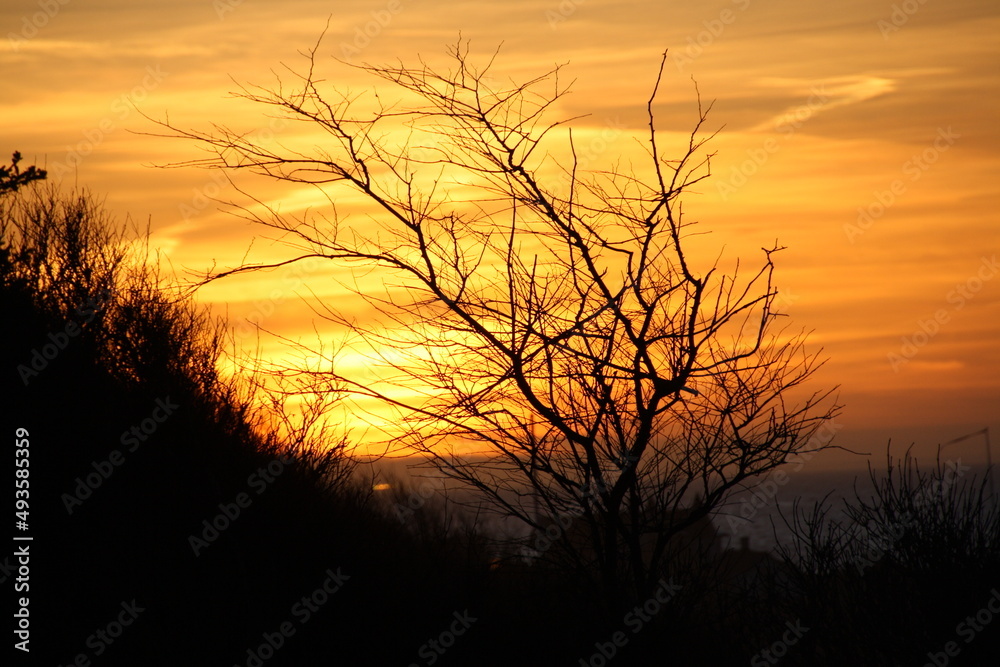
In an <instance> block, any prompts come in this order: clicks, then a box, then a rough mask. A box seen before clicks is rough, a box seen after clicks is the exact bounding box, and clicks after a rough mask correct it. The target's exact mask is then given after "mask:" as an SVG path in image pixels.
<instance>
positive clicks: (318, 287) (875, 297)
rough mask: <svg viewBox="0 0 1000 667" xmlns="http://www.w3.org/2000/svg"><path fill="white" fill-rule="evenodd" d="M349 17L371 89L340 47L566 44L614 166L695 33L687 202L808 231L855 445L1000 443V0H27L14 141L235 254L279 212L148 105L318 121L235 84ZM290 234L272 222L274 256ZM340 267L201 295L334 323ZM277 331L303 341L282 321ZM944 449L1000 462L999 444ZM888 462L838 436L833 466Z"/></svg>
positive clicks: (880, 448)
mask: <svg viewBox="0 0 1000 667" xmlns="http://www.w3.org/2000/svg"><path fill="white" fill-rule="evenodd" d="M327 20H329V29H328V31H327V34H326V37H325V40H324V41H323V43H322V45H321V47H320V51H319V55H320V61H319V62H320V67H321V74H322V76H323V77H324V78H325V79H326V80H327V83H326V85H329V86H337V87H338V88H341V89H349V90H352V91H355V92H358V93H362V92H365V91H370V88H371V86H372V83H373V82H372V81H371V80H369V79H367V78H364V77H362V76H361V75H360V74H359V73H358V72H357V71H356V70H353V69H351V68H350V67H347V66H345V65H341V64H338V63H336V62H335V61H333V60H332V58H331V56H335V57H338V58H342V59H346V60H349V61H351V62H354V63H361V62H365V61H367V62H371V63H374V64H388V63H390V62H393V61H396V60H397V59H400V60H402V61H403V62H404V63H416V61H417V57H418V56H422V57H424V58H425V59H427V60H428V61H429V62H431V63H439V64H442V65H444V64H445V50H446V47H447V46H448V45H452V44H454V43H455V42H456V40H457V39H458V36H459V34H461V36H462V38H465V39H469V40H471V52H472V54H473V59H474V60H475V59H481V60H482V62H485V61H486V59H488V58H489V57H490V56H491V55H492V53H493V52H494V51H496V49H497V48H498V47H500V51H499V56H498V57H497V60H496V65H495V76H497V77H499V78H501V79H508V78H513V79H514V80H524V79H526V78H529V77H532V76H535V75H538V74H541V73H543V72H545V71H547V70H548V69H550V68H551V67H552V66H554V65H555V64H559V63H566V64H567V65H566V69H565V71H564V74H563V76H565V77H567V79H575V83H574V84H573V93H572V94H571V95H569V96H568V97H566V98H564V99H563V100H562V101H561V103H560V104H559V105H558V106H557V108H556V109H555V112H556V113H557V115H564V116H576V115H580V114H590V115H589V116H588V117H586V118H583V119H580V120H577V121H574V123H573V127H574V132H575V133H576V134H574V136H575V137H577V139H578V141H581V139H580V138H581V137H582V141H584V142H586V145H587V146H589V147H590V148H591V150H590V153H591V155H590V156H589V157H590V158H591V166H592V167H593V168H605V167H608V166H610V164H611V162H612V161H614V160H615V159H616V158H618V157H619V156H620V155H631V154H632V153H634V151H635V150H636V148H635V146H636V142H635V141H633V138H639V139H642V138H644V136H645V135H644V132H645V128H644V123H645V117H644V113H645V104H646V100H647V98H648V96H649V92H650V90H651V87H652V84H653V82H654V81H655V77H656V70H657V66H658V64H659V60H660V57H661V54H662V52H663V50H664V49H669V52H668V58H667V66H666V69H665V72H664V81H663V84H662V86H663V88H662V95H661V97H660V105H659V107H658V109H659V116H658V117H659V122H660V126H661V128H662V129H663V130H664V131H665V132H667V133H668V134H670V133H679V134H677V136H681V135H682V134H684V133H686V132H687V131H689V130H690V128H691V125H692V123H693V122H694V121H695V120H696V113H697V108H696V105H695V102H694V84H693V83H692V78H693V79H694V80H695V81H696V82H697V86H698V88H699V89H700V92H701V96H702V99H703V101H705V102H709V101H712V100H714V101H715V105H714V107H713V109H712V112H711V114H710V116H709V120H708V123H707V126H706V127H707V128H708V129H709V130H715V129H718V128H722V129H721V131H720V133H719V135H718V136H717V137H716V138H715V140H714V141H713V145H712V150H714V151H716V152H717V156H716V157H715V158H714V159H713V162H712V170H713V174H714V176H713V178H712V179H711V180H709V181H705V182H704V183H702V184H700V186H699V188H698V192H697V193H692V194H690V195H689V196H688V197H687V199H686V200H685V214H686V215H687V216H690V219H697V220H699V221H700V223H701V224H702V225H703V230H704V231H711V235H710V236H708V237H703V238H702V239H700V240H699V243H701V244H705V243H707V244H709V245H708V246H706V248H707V247H711V248H712V249H713V251H712V252H711V253H709V254H708V255H706V257H710V256H714V254H716V253H717V252H718V251H720V250H724V254H725V257H727V258H730V259H733V258H736V257H743V258H745V259H746V260H747V261H749V262H750V263H751V264H754V263H756V262H758V261H759V260H760V259H761V252H760V248H761V247H762V246H770V245H771V244H773V243H774V241H775V239H777V240H778V241H779V242H780V244H781V245H784V246H787V248H788V249H787V250H786V251H784V252H783V253H781V254H780V255H779V256H778V257H777V267H778V268H777V278H776V279H777V283H778V285H779V288H780V290H781V294H782V295H783V299H782V306H783V310H784V311H785V312H787V313H788V314H789V315H790V317H791V323H792V324H793V325H795V326H796V327H800V328H803V329H806V330H810V331H812V332H813V333H812V335H811V337H810V341H811V345H812V346H813V347H814V348H815V349H818V348H819V347H822V348H823V353H824V355H825V356H828V357H829V362H828V364H827V365H826V366H825V367H824V368H823V369H822V371H821V372H820V373H819V374H818V375H817V376H816V378H815V383H816V387H817V388H821V387H823V386H828V385H834V384H839V385H840V386H841V390H840V401H841V403H843V404H844V405H845V406H846V407H845V409H844V412H843V414H842V416H841V417H840V418H839V419H838V422H839V423H840V424H842V425H843V430H842V431H841V432H840V434H839V436H838V440H837V442H838V443H839V444H843V445H844V446H848V447H851V448H855V449H858V450H861V451H867V452H872V453H874V454H875V455H876V461H881V460H882V459H881V457H882V456H884V451H885V445H886V443H887V441H888V440H889V438H892V440H893V443H894V445H897V446H900V447H901V446H903V445H905V444H909V443H910V442H915V443H916V444H917V446H918V450H917V451H918V452H919V453H921V454H925V453H927V452H930V451H932V450H933V446H934V445H935V444H937V443H940V442H944V441H947V440H950V439H952V438H956V437H959V436H962V435H964V434H967V433H970V432H972V431H977V430H980V429H983V428H985V427H989V428H990V436H991V437H992V439H993V445H994V450H995V451H996V452H997V456H995V457H994V458H996V459H998V460H1000V346H998V344H997V343H998V341H1000V264H998V261H1000V187H998V185H997V184H998V183H1000V39H998V38H997V35H1000V5H998V4H997V3H996V2H995V1H992V0H978V1H973V0H959V1H949V2H944V1H943V0H906V2H896V3H893V2H890V1H885V2H880V1H872V0H864V1H862V0H847V1H842V2H837V3H828V2H801V1H793V0H732V1H731V2H722V1H718V2H652V1H650V0H635V1H631V2H620V1H619V2H611V1H610V0H583V1H581V2H576V1H574V0H564V1H563V2H558V1H556V0H552V1H551V2H549V1H547V0H530V1H529V0H521V1H518V0H513V1H508V2H503V3H493V4H490V3H483V2H454V1H452V2H436V3H431V2H429V1H418V0H391V1H386V0H373V1H371V2H366V1H359V0H338V1H337V2H319V1H306V0H293V1H289V2H280V3H278V2H270V3H269V2H263V1H262V0H216V1H215V2H211V1H209V0H199V1H193V0H180V1H176V2H165V1H164V0H159V1H155V2H154V1H148V0H146V1H142V0H140V1H136V0H130V1H129V2H125V1H124V0H100V1H90V0H64V1H60V0H48V1H46V0H41V1H39V0H34V1H27V0H8V1H7V2H4V3H3V5H2V8H0V24H2V26H3V31H2V33H0V39H2V41H0V44H2V45H0V68H2V72H3V75H2V77H0V88H2V95H0V138H2V140H3V141H2V142H0V150H3V151H4V152H5V154H6V156H7V157H0V162H3V163H6V162H7V159H8V158H9V153H10V152H12V151H14V150H20V151H21V152H22V153H23V154H24V157H25V162H26V163H27V164H38V165H39V166H43V167H45V168H47V169H48V170H49V172H50V176H51V177H52V178H53V179H54V180H61V181H62V182H63V183H64V184H66V185H69V186H72V185H73V184H77V185H79V186H82V187H87V188H89V189H91V190H92V191H93V192H94V193H95V194H97V195H99V196H102V197H106V205H107V207H108V208H109V209H110V210H111V211H112V212H113V213H114V214H115V215H116V216H118V217H119V218H122V219H124V218H125V216H126V215H130V216H131V217H132V218H133V219H134V220H136V221H138V222H140V223H142V224H145V222H146V221H147V220H148V221H149V222H150V224H151V228H152V230H153V237H152V245H153V246H154V247H158V248H159V249H161V251H162V252H163V253H164V256H165V257H166V258H168V259H169V261H170V262H171V264H172V267H173V269H174V270H175V271H177V272H178V273H179V274H180V275H181V276H186V277H187V279H190V275H189V273H188V272H203V271H205V270H208V269H209V268H210V267H211V266H212V265H213V263H214V264H215V265H216V266H217V267H218V268H223V267H229V266H235V265H236V264H238V263H239V262H240V261H241V260H242V259H243V257H244V255H245V254H246V252H247V248H248V247H249V244H250V242H251V240H252V239H253V237H254V235H255V234H259V233H260V232H261V231H262V230H260V229H259V228H256V227H254V226H251V225H249V224H247V223H246V222H245V221H243V220H240V219H238V218H236V217H234V216H233V215H232V214H231V213H228V212H226V211H224V210H222V208H223V207H222V206H221V205H220V204H219V203H217V202H215V201H209V200H208V199H209V198H214V199H222V200H228V199H235V200H237V201H244V200H241V199H240V196H239V194H238V193H237V192H236V191H235V189H233V188H232V187H231V186H229V185H228V184H227V183H225V182H220V181H219V180H218V179H217V178H213V174H212V173H209V172H206V171H203V170H197V169H191V168H186V169H158V168H156V167H155V166H154V165H163V164H167V163H171V162H180V161H184V160H190V159H197V158H199V157H203V156H204V154H203V153H202V152H200V151H199V149H198V147H197V146H195V145H194V144H193V143H190V142H183V141H176V140H173V141H171V140H165V139H162V138H156V137H152V136H148V135H144V134H141V133H144V132H145V133H154V132H157V131H158V128H157V127H156V126H155V125H154V124H153V123H151V122H150V121H149V120H147V119H146V118H144V117H143V114H145V115H146V116H149V117H152V118H156V119H160V120H164V119H166V118H167V117H169V121H170V123H171V124H173V125H175V126H178V127H183V128H192V129H198V130H209V129H210V128H211V124H212V123H217V124H221V125H225V126H228V127H231V128H233V129H235V130H241V131H247V132H252V133H256V134H255V135H254V136H257V137H259V138H260V139H261V140H262V141H272V140H273V141H277V142H279V143H281V142H285V141H287V142H290V143H294V142H300V141H307V140H308V139H309V134H308V132H309V128H306V127H302V126H299V125H296V124H289V123H281V122H277V121H276V120H274V119H269V118H268V116H267V115H266V113H267V112H268V110H266V109H264V108H261V107H260V106H259V105H254V104H251V103H249V102H246V101H244V100H240V99H236V98H234V97H233V96H232V95H231V94H230V93H231V92H232V91H235V90H236V89H237V84H259V85H268V86H269V85H272V84H274V83H275V81H276V78H275V77H276V75H277V76H280V77H281V78H282V79H283V80H286V81H288V80H290V77H289V76H288V74H287V70H285V69H284V67H285V66H288V67H291V68H292V69H300V68H301V66H302V65H303V64H304V62H305V60H304V58H303V57H302V56H301V55H300V53H299V52H300V51H302V50H305V49H307V48H310V47H311V46H312V45H313V44H314V43H315V42H316V40H317V39H318V37H319V35H320V33H321V32H322V31H323V28H324V25H325V24H326V22H327ZM501 43H502V46H500V45H501ZM609 129H611V130H612V131H611V132H608V131H607V130H609ZM602 133H603V135H602ZM602 136H603V137H604V138H606V139H608V140H606V141H605V140H604V139H601V137H602ZM599 139H600V140H599ZM240 184H241V185H242V186H246V187H252V188H253V189H254V192H255V194H256V195H257V196H258V197H259V198H261V199H262V200H264V201H267V202H269V203H271V204H272V205H273V206H275V207H280V208H281V210H282V211H283V212H286V213H294V212H296V211H299V210H303V209H304V208H305V207H307V206H311V205H318V204H319V203H321V202H320V200H319V199H318V198H317V196H316V194H315V193H314V192H312V191H309V190H304V189H302V188H299V189H296V188H294V187H289V186H282V185H281V184H274V183H268V182H263V181H259V180H256V179H250V180H245V181H242V182H240ZM347 206H348V208H349V206H350V202H347ZM342 212H343V211H342ZM288 256H289V251H288V250H287V249H284V248H281V247H280V246H273V245H270V244H268V243H264V242H260V241H258V242H257V244H256V245H255V246H254V248H253V250H252V251H251V254H250V255H249V257H251V258H253V259H254V260H257V261H260V260H267V259H279V258H283V257H288ZM328 278H329V276H324V275H322V274H321V272H317V271H309V270H302V271H299V272H297V273H295V272H286V273H282V274H268V275H264V274H257V275H255V276H253V277H250V278H247V279H240V280H233V281H228V282H222V283H219V284H217V285H213V286H210V287H209V288H206V289H204V290H203V291H202V292H201V293H200V295H199V298H200V299H201V300H202V301H204V302H206V303H210V304H212V305H213V307H216V308H218V309H219V310H218V312H220V313H228V315H229V317H230V318H231V319H232V321H233V323H234V324H240V323H241V322H242V323H244V324H245V321H246V318H247V317H248V316H249V315H252V314H253V313H257V315H255V316H254V317H255V318H256V319H259V320H260V323H261V326H263V327H265V328H266V329H268V330H270V331H274V332H276V333H280V334H281V335H283V336H288V337H290V338H293V339H294V338H298V337H303V339H304V340H307V341H309V340H311V337H312V336H313V334H312V324H311V321H310V317H311V313H310V311H309V309H308V308H306V307H305V306H304V305H303V304H302V303H301V301H300V299H299V295H307V294H308V289H311V290H312V291H313V292H315V293H316V294H317V295H319V296H321V297H327V299H328V300H336V299H344V300H343V301H339V302H338V303H343V304H350V303H352V302H350V301H349V300H347V299H345V298H344V295H343V293H342V291H340V288H338V287H337V285H336V284H335V283H334V282H333V281H331V280H329V279H328ZM262 304H263V305H262ZM264 311H266V312H264ZM260 313H264V315H265V316H264V317H261V315H260ZM248 328H249V327H246V326H244V330H246V329H248ZM261 345H262V347H263V350H264V352H265V354H268V355H280V354H281V353H282V352H281V350H282V348H281V346H280V345H279V344H278V343H277V342H276V341H275V340H274V339H272V338H269V337H266V336H265V337H264V338H263V339H262V340H261ZM348 364H349V361H348ZM945 454H946V456H948V457H959V456H961V457H962V458H963V460H982V459H983V458H984V454H983V440H982V439H981V438H979V439H971V440H969V441H966V442H964V443H961V444H958V445H955V446H954V447H952V448H949V449H948V450H946V452H945ZM863 463H864V461H863V460H860V461H859V460H854V459H847V458H845V457H843V456H831V457H828V458H827V459H825V463H824V464H823V465H831V466H833V465H863Z"/></svg>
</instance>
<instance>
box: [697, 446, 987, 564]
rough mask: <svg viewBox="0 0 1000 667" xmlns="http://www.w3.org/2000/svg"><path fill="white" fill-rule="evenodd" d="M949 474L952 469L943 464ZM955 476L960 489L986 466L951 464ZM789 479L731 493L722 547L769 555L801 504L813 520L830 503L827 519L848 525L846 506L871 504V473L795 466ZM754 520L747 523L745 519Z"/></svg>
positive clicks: (718, 520) (785, 537) (723, 512)
mask: <svg viewBox="0 0 1000 667" xmlns="http://www.w3.org/2000/svg"><path fill="white" fill-rule="evenodd" d="M942 465H943V466H945V468H946V470H947V469H948V468H947V466H948V464H946V463H942ZM952 465H953V468H951V469H953V470H960V472H959V473H957V474H959V475H960V477H959V478H958V483H962V482H966V483H969V482H971V481H972V480H973V478H975V480H976V481H977V484H978V481H979V480H982V479H983V478H984V477H985V475H986V472H987V468H986V466H985V465H972V466H969V465H967V464H961V466H962V467H961V468H958V467H957V466H958V464H957V463H955V462H952ZM782 470H784V471H785V477H784V478H781V477H778V478H777V479H778V480H783V482H784V483H782V484H775V483H771V484H769V483H768V481H769V480H774V479H776V478H775V477H770V478H764V479H765V481H764V482H763V483H761V484H759V485H758V486H756V487H754V488H752V489H745V490H740V491H737V492H735V493H733V494H732V495H731V496H730V497H729V500H728V502H727V503H726V505H725V506H724V507H723V508H721V509H720V510H719V511H718V512H717V513H716V515H715V516H714V517H713V519H712V520H713V522H714V523H715V526H716V528H717V529H718V530H719V532H720V533H721V534H722V536H723V544H724V546H727V547H728V546H732V547H733V548H737V547H739V546H740V541H741V538H744V537H748V538H749V539H750V544H749V546H750V548H751V549H755V550H757V551H769V550H771V549H773V548H774V547H775V545H776V544H777V543H779V542H783V543H787V542H789V541H791V538H792V534H791V531H790V530H789V529H788V527H787V526H786V524H785V521H784V520H783V519H782V516H784V517H785V519H787V520H788V521H789V522H791V519H792V510H793V506H794V504H795V502H796V500H798V504H799V513H800V514H804V515H809V514H811V512H812V509H813V506H814V505H815V504H816V503H819V502H821V501H823V499H824V498H826V504H827V506H829V507H830V508H831V510H830V512H829V513H828V514H827V517H828V518H829V519H831V520H842V519H846V515H845V514H844V512H843V511H842V510H843V507H844V500H845V499H847V500H850V501H853V500H854V499H855V498H863V499H870V498H871V497H872V493H873V490H874V487H873V485H872V481H871V477H870V475H869V473H868V470H867V469H863V470H837V471H828V472H818V471H812V470H800V471H798V472H795V471H794V466H786V467H785V468H782ZM921 472H930V466H928V467H925V466H924V463H923V462H921ZM875 473H876V475H880V476H881V477H884V475H885V471H884V470H881V471H879V470H876V471H875ZM993 474H994V478H993V481H994V484H996V485H997V488H998V489H1000V472H998V471H997V470H994V471H993ZM747 516H748V517H750V518H749V520H745V519H743V518H742V517H747Z"/></svg>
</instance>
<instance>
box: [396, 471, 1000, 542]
mask: <svg viewBox="0 0 1000 667" xmlns="http://www.w3.org/2000/svg"><path fill="white" fill-rule="evenodd" d="M958 461H959V462H960V461H961V460H960V459H958ZM951 464H952V465H956V464H955V462H954V461H953V462H951ZM942 465H945V466H947V465H949V464H948V463H942ZM961 465H962V467H961V476H960V478H959V481H960V482H971V481H972V480H973V479H976V480H981V479H983V478H984V476H985V475H986V470H987V469H986V466H985V465H982V464H976V465H971V466H970V465H968V464H965V463H962V464H961ZM932 466H933V463H931V462H925V461H921V471H922V472H925V473H929V472H930V471H931V468H932ZM390 470H391V473H390V474H391V476H390V477H388V478H385V477H383V479H392V480H393V481H394V482H399V481H406V482H407V483H408V484H410V485H411V489H413V488H418V487H420V486H421V485H424V487H425V488H428V489H429V488H440V487H441V484H440V482H435V481H430V482H429V481H428V480H427V479H426V478H420V477H415V476H414V474H413V472H412V471H406V469H405V466H401V465H397V466H392V467H391V468H390V467H388V466H384V465H383V466H382V469H381V472H382V473H383V474H385V473H387V472H390ZM781 472H782V473H783V474H778V475H775V474H774V473H772V474H771V475H770V476H765V477H764V478H763V479H760V480H755V486H752V487H750V488H744V489H740V490H737V491H735V492H733V493H732V494H730V496H729V498H728V500H727V502H726V504H725V505H724V506H722V507H720V508H718V509H717V511H716V513H715V514H714V515H713V517H712V521H713V523H714V524H715V527H716V528H717V530H718V531H719V533H720V535H721V538H722V546H723V548H727V547H732V548H739V547H740V546H741V540H742V538H749V540H750V541H749V547H750V548H751V549H754V550H756V551H770V550H772V549H773V548H774V547H775V546H776V544H778V543H779V542H782V543H787V542H789V541H790V540H791V537H792V535H791V531H790V530H789V528H788V527H787V526H786V524H785V522H784V520H783V519H782V515H783V516H784V517H785V518H786V519H788V521H789V522H790V521H791V519H792V511H793V506H794V505H795V503H796V501H797V502H798V505H799V511H800V513H804V514H806V515H808V514H809V513H811V511H812V508H813V506H814V504H815V503H818V502H821V501H823V499H824V498H825V499H826V503H827V505H828V506H829V507H830V508H831V509H830V511H829V512H828V514H827V517H828V518H829V519H831V520H842V519H845V518H846V515H845V514H844V512H843V511H842V510H843V507H844V500H845V499H848V500H854V499H855V498H856V497H860V498H864V499H869V498H871V497H872V491H873V486H872V481H871V478H870V476H869V473H868V470H867V469H866V468H865V469H856V470H833V471H816V470H811V469H808V468H807V467H804V468H803V469H801V470H795V466H794V465H787V466H785V467H783V468H781ZM879 474H881V476H884V474H885V471H884V470H881V471H879V470H876V475H879ZM994 483H995V484H996V486H997V489H1000V471H998V470H994ZM449 495H450V498H451V499H452V500H454V501H457V502H458V503H459V505H466V507H468V506H475V505H476V504H477V503H476V500H475V498H476V497H475V495H474V494H471V493H469V492H468V491H456V492H453V493H452V494H449ZM428 496H429V494H428ZM411 497H413V496H412V493H411ZM414 499H415V500H416V502H414V503H413V506H414V508H416V510H415V511H418V512H419V511H421V509H420V506H421V505H422V504H423V503H422V501H420V500H419V499H416V498H415V497H414ZM459 512H460V513H462V510H459ZM480 526H481V527H483V528H486V529H487V530H488V531H490V532H494V533H497V534H500V533H506V534H508V535H523V534H525V532H526V527H525V526H524V525H523V524H521V523H520V522H515V521H511V520H503V519H499V518H498V517H495V516H489V515H486V516H480Z"/></svg>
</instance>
